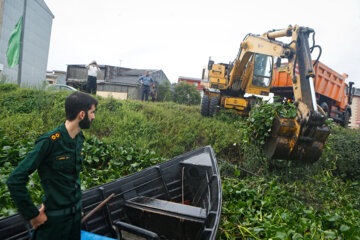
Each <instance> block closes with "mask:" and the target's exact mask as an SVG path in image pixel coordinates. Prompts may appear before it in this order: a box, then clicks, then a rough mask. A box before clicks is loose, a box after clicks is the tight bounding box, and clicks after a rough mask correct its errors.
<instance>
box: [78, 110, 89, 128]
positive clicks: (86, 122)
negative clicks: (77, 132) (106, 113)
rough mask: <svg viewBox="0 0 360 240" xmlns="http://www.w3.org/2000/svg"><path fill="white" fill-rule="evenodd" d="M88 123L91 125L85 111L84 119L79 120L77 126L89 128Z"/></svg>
mask: <svg viewBox="0 0 360 240" xmlns="http://www.w3.org/2000/svg"><path fill="white" fill-rule="evenodd" d="M90 125H91V121H90V120H89V116H88V114H87V112H86V113H85V117H84V119H83V120H81V121H80V122H79V127H80V128H81V129H89V128H90Z"/></svg>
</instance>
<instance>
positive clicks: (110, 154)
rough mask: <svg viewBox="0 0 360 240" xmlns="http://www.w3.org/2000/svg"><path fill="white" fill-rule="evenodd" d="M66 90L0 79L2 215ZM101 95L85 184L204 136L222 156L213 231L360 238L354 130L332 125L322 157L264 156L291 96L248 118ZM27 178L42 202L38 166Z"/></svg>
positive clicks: (229, 235)
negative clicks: (303, 161) (13, 181)
mask: <svg viewBox="0 0 360 240" xmlns="http://www.w3.org/2000/svg"><path fill="white" fill-rule="evenodd" d="M67 94H68V93H61V92H55V93H54V92H51V93H48V92H44V91H39V90H27V89H19V88H18V87H16V86H15V85H8V84H5V85H4V84H3V85H1V84H0V116H1V117H0V183H1V185H0V206H2V207H1V209H0V217H3V216H8V215H11V214H14V213H16V209H15V208H14V205H13V203H12V201H11V199H10V196H9V192H8V190H7V188H6V185H5V181H6V178H7V177H8V175H9V174H10V173H11V171H12V169H14V167H16V166H17V164H18V163H19V162H20V161H21V160H22V159H23V158H24V156H26V154H27V152H28V151H29V150H30V149H31V148H32V147H33V145H34V142H35V139H36V138H37V137H38V136H39V135H40V134H42V133H43V132H46V131H49V130H51V129H53V128H54V127H56V126H57V125H59V124H61V123H62V122H63V121H64V118H65V116H64V115H65V114H64V100H65V98H66V96H67ZM99 101H100V103H99V107H98V111H97V113H96V119H95V122H94V124H93V125H92V128H91V129H90V130H88V131H85V137H86V142H85V144H84V154H85V160H84V168H83V172H82V174H81V180H82V188H84V189H87V188H90V187H93V186H97V185H99V184H102V183H105V182H109V181H112V180H114V179H116V178H119V177H122V176H125V175H128V174H130V173H133V172H136V171H139V170H141V169H143V168H146V167H148V166H151V165H153V164H156V163H159V162H162V161H164V160H166V159H169V158H172V157H174V156H177V155H180V154H182V153H184V152H187V151H190V150H193V149H196V148H198V147H200V146H205V145H211V146H212V147H213V149H214V152H215V154H216V156H217V157H218V158H219V159H221V160H223V163H221V164H220V168H221V173H222V185H223V208H222V218H221V222H220V226H219V233H218V238H219V239H360V238H359V237H358V236H360V214H359V211H360V203H359V192H360V184H359V171H360V170H359V169H360V168H359V164H360V162H359V161H360V150H359V148H358V147H357V146H359V144H360V131H358V130H351V129H344V128H339V127H336V126H332V134H331V135H330V137H329V140H328V141H327V143H326V146H325V150H324V153H323V155H322V157H321V159H320V160H319V161H318V162H316V163H315V164H313V165H311V166H303V165H298V164H296V163H293V162H289V161H281V160H271V161H270V160H268V159H266V158H265V157H264V156H263V153H262V149H261V144H262V140H264V136H265V135H266V133H267V132H268V128H267V127H269V122H271V118H273V117H274V116H275V114H282V116H284V114H285V116H291V114H293V109H294V108H293V106H292V105H288V106H283V105H280V104H274V105H271V104H266V103H261V104H259V105H258V106H256V107H255V108H254V109H253V112H252V113H251V117H250V118H249V119H248V120H247V119H243V118H241V117H240V116H238V115H237V114H235V113H233V112H231V111H220V112H219V113H218V114H217V115H216V116H215V117H213V118H204V117H202V116H201V115H200V113H199V112H200V107H199V106H185V105H179V104H175V103H171V102H162V103H148V102H145V103H143V102H139V101H130V100H128V101H117V100H114V99H111V98H109V99H101V98H99ZM287 114H289V115H287ZM265 126H266V127H265ZM270 126H271V125H270ZM241 168H245V169H247V170H248V171H251V172H253V173H255V174H257V176H252V175H249V174H247V173H246V172H244V171H242V170H241ZM28 187H29V189H30V192H31V196H32V197H33V199H34V201H35V203H36V204H40V202H41V195H42V193H41V190H40V188H39V178H38V175H37V174H36V173H34V174H32V175H31V177H30V181H29V184H28ZM3 206H4V207H3Z"/></svg>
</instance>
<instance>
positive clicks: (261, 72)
mask: <svg viewBox="0 0 360 240" xmlns="http://www.w3.org/2000/svg"><path fill="white" fill-rule="evenodd" d="M272 69H273V57H272V56H268V55H264V54H259V53H257V54H255V62H254V75H253V81H252V84H253V85H254V86H258V87H269V85H270V83H271V76H272Z"/></svg>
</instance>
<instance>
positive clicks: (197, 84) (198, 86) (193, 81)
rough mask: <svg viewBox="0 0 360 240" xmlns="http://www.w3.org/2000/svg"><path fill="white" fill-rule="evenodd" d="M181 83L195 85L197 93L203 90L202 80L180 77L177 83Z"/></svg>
mask: <svg viewBox="0 0 360 240" xmlns="http://www.w3.org/2000/svg"><path fill="white" fill-rule="evenodd" d="M181 82H187V83H190V84H193V85H195V87H196V89H197V90H199V91H202V90H203V89H204V85H203V84H202V79H201V78H193V77H182V76H180V77H179V78H178V83H181Z"/></svg>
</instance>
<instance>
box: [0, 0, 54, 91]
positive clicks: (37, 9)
mask: <svg viewBox="0 0 360 240" xmlns="http://www.w3.org/2000/svg"><path fill="white" fill-rule="evenodd" d="M21 17H23V18H22V19H23V20H22V24H20V23H21V21H20V19H21ZM53 18H54V15H53V14H52V12H51V11H50V9H49V8H48V7H47V5H46V3H45V2H44V0H0V69H1V70H0V75H2V76H1V78H2V79H5V81H6V82H7V83H17V84H19V85H20V86H21V87H34V88H40V87H42V86H43V83H44V81H45V79H46V70H47V62H48V55H49V46H50V35H51V28H52V21H53ZM18 23H19V25H18V26H21V27H20V28H19V31H18V33H19V35H18V36H21V38H22V44H21V45H20V48H19V49H20V57H19V63H18V64H15V65H14V66H12V67H9V66H8V61H7V55H6V52H7V50H8V46H9V39H10V36H12V34H13V32H14V29H15V26H16V25H17V24H18ZM21 33H22V34H21Z"/></svg>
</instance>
